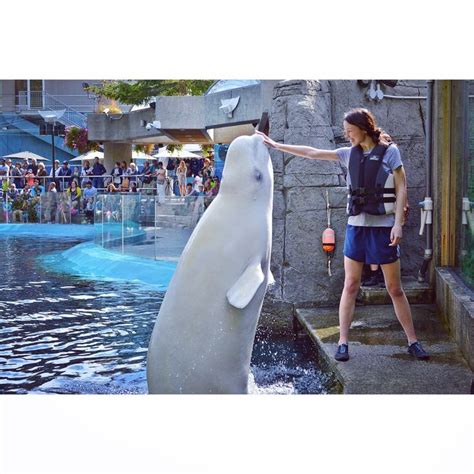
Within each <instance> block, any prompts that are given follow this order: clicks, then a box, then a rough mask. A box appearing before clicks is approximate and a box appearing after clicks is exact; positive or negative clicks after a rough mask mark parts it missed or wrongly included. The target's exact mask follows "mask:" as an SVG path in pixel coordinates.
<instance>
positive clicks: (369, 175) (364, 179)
mask: <svg viewBox="0 0 474 474" xmlns="http://www.w3.org/2000/svg"><path fill="white" fill-rule="evenodd" d="M389 146H390V145H382V144H378V145H376V146H375V147H374V148H373V149H372V151H371V152H370V154H369V155H367V156H364V153H363V150H362V147H361V146H360V145H357V146H354V147H352V148H351V154H350V158H349V175H350V178H351V186H349V194H348V195H347V198H348V202H347V213H348V214H349V215H350V216H357V215H358V214H360V213H361V212H366V213H367V214H372V215H376V216H377V215H384V214H393V213H394V212H395V201H396V196H395V181H394V178H393V173H392V171H387V170H385V169H384V167H383V166H382V161H383V157H384V155H385V152H386V151H387V149H388V147H389Z"/></svg>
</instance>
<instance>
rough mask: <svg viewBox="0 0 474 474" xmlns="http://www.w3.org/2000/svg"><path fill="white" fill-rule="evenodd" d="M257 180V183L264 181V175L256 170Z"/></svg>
mask: <svg viewBox="0 0 474 474" xmlns="http://www.w3.org/2000/svg"><path fill="white" fill-rule="evenodd" d="M255 179H256V180H257V181H262V179H263V176H262V173H260V171H258V170H255Z"/></svg>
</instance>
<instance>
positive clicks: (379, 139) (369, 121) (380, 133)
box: [344, 108, 393, 145]
mask: <svg viewBox="0 0 474 474" xmlns="http://www.w3.org/2000/svg"><path fill="white" fill-rule="evenodd" d="M344 120H345V121H346V122H347V123H350V124H351V125H355V126H356V127H359V128H360V129H361V130H365V131H366V132H367V135H369V137H370V138H371V139H372V140H373V141H374V143H375V144H376V145H378V144H379V143H385V144H389V143H393V140H392V137H391V136H390V135H389V134H388V133H387V132H386V131H385V130H383V129H382V128H380V127H377V125H376V124H375V118H374V116H373V115H372V114H371V113H370V112H369V111H368V110H367V109H363V108H358V109H352V110H349V112H346V113H345V114H344Z"/></svg>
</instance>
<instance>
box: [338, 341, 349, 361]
mask: <svg viewBox="0 0 474 474" xmlns="http://www.w3.org/2000/svg"><path fill="white" fill-rule="evenodd" d="M334 358H335V359H336V360H338V361H340V362H345V361H346V360H349V346H348V345H347V344H341V345H339V346H337V352H336V355H335V356H334Z"/></svg>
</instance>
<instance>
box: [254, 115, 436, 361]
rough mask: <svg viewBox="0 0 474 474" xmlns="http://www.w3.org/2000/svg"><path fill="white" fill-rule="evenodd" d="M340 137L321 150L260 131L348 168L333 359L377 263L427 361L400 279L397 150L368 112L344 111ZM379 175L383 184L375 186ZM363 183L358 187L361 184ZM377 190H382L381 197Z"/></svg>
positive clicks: (401, 185)
mask: <svg viewBox="0 0 474 474" xmlns="http://www.w3.org/2000/svg"><path fill="white" fill-rule="evenodd" d="M343 127H344V133H345V136H346V138H347V139H348V141H350V143H351V147H343V148H339V149H337V150H321V149H317V148H313V147H310V146H300V145H286V144H283V143H277V142H275V141H274V140H272V139H271V138H269V137H267V136H266V135H265V134H264V133H262V132H256V133H257V134H258V135H260V136H261V137H262V138H263V142H264V143H265V144H266V145H268V146H270V147H272V148H275V149H277V150H280V151H283V152H285V153H291V154H292V155H295V156H301V157H304V158H308V159H311V160H331V161H338V162H340V163H342V164H343V165H345V166H346V167H347V168H348V173H347V184H348V187H349V191H350V193H349V194H348V197H349V200H348V208H347V210H348V214H349V218H348V225H347V227H346V238H345V242H344V252H343V253H344V270H345V280H344V289H343V292H342V295H341V301H340V304H339V326H340V334H339V342H338V348H337V352H336V354H335V356H334V357H335V359H336V360H338V361H347V360H349V345H348V337H349V328H350V326H351V322H352V318H353V315H354V308H355V302H356V297H357V294H358V292H359V287H360V283H361V275H362V268H363V266H364V264H377V265H381V267H382V271H383V274H384V278H385V284H386V287H387V291H388V293H389V295H390V297H391V299H392V303H393V306H394V309H395V314H396V316H397V318H398V321H399V322H400V324H401V326H402V328H403V330H404V332H405V335H406V337H407V340H408V353H409V354H411V355H412V356H414V357H415V358H417V359H422V360H426V359H428V358H429V355H428V354H427V353H426V351H425V350H424V349H423V347H422V346H421V344H420V343H419V342H418V340H417V337H416V333H415V328H414V325H413V319H412V315H411V310H410V305H409V303H408V300H407V297H406V295H405V292H404V291H403V287H402V283H401V275H400V259H399V257H400V250H399V243H400V241H401V239H402V236H403V230H402V226H403V224H404V220H405V206H406V202H407V199H406V177H405V171H404V168H403V164H402V161H401V158H400V152H399V150H398V148H397V146H396V145H395V144H394V143H393V141H392V139H391V138H390V136H389V135H388V134H387V133H386V132H385V131H384V130H382V129H381V128H379V127H377V126H376V124H375V119H374V116H373V115H372V114H371V112H369V111H368V110H367V109H363V108H358V109H353V110H350V111H349V112H347V113H346V114H345V115H344V121H343ZM379 176H382V177H383V178H384V180H385V181H384V183H382V185H381V186H380V188H379V187H378V185H379V183H378V181H376V180H378V179H379ZM361 183H362V184H361ZM379 189H382V193H380V191H379Z"/></svg>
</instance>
